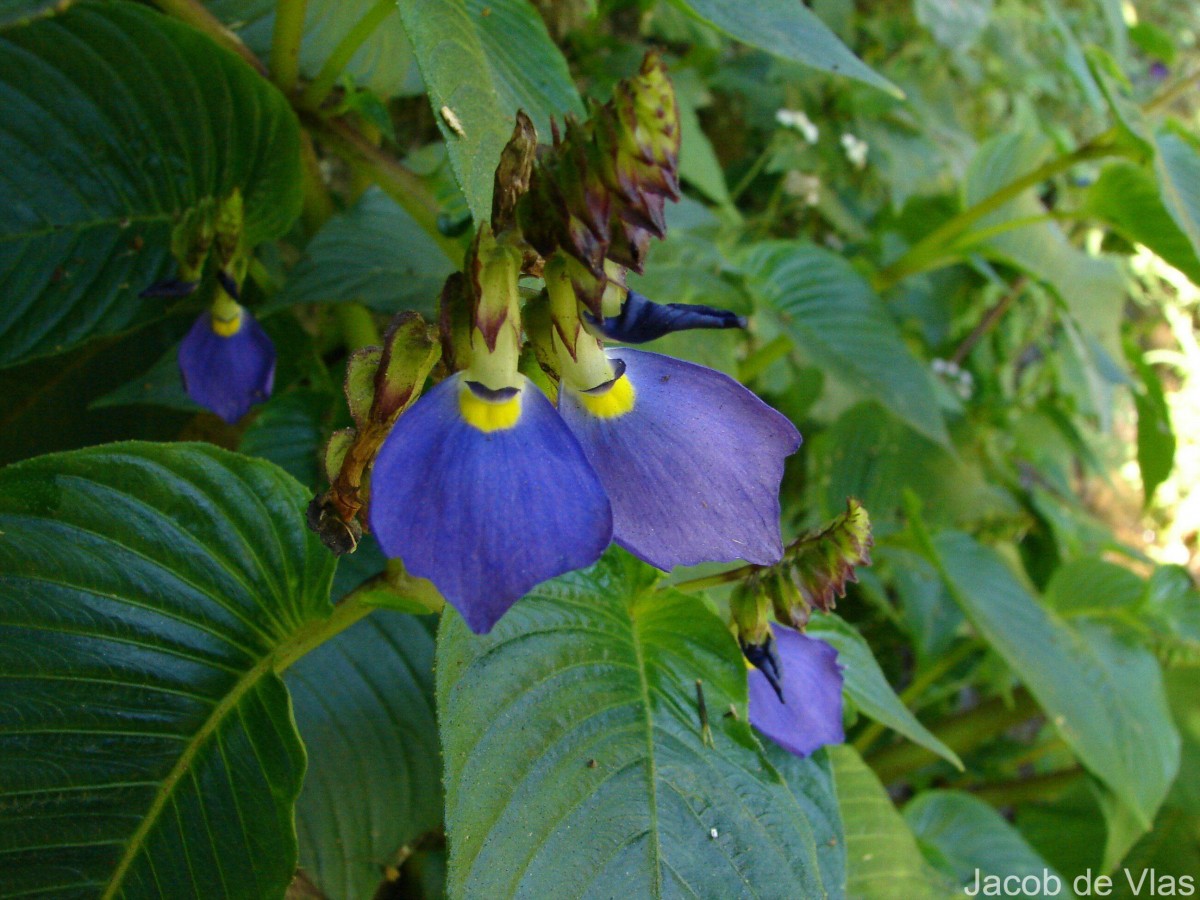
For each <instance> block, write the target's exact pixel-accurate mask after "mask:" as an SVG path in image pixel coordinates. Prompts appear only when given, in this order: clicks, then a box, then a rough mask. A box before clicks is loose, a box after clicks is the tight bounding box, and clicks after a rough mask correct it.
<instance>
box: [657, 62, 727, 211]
mask: <svg viewBox="0 0 1200 900" xmlns="http://www.w3.org/2000/svg"><path fill="white" fill-rule="evenodd" d="M671 81H672V82H673V83H674V85H675V96H676V97H677V98H678V100H679V130H680V144H679V177H680V178H682V179H683V180H684V181H686V182H687V183H688V184H690V185H692V186H693V187H695V188H696V190H698V191H700V192H701V193H702V194H704V196H705V197H707V198H708V199H709V200H711V201H712V202H713V203H716V204H719V205H731V201H730V199H729V187H728V186H727V185H726V184H725V172H724V171H723V170H722V169H721V161H720V160H719V159H717V154H716V151H715V150H714V149H713V145H712V141H710V140H709V139H708V135H706V134H705V133H704V129H703V128H701V126H700V116H699V115H698V114H697V112H696V110H697V109H699V108H700V107H702V106H705V105H706V104H707V103H708V102H709V101H710V99H711V98H710V97H709V95H708V92H707V91H706V90H705V88H704V83H703V82H702V81H701V80H700V77H699V75H698V73H697V72H696V70H695V69H679V70H677V71H675V72H673V73H672V74H671Z"/></svg>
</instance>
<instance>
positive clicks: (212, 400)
mask: <svg viewBox="0 0 1200 900" xmlns="http://www.w3.org/2000/svg"><path fill="white" fill-rule="evenodd" d="M241 317H242V318H241V325H240V327H239V328H238V330H237V332H235V333H234V334H232V335H230V336H229V337H222V336H221V335H219V334H217V333H216V332H215V331H214V330H213V318H212V313H210V312H205V313H203V314H201V316H200V318H198V319H197V320H196V322H195V324H193V325H192V327H191V330H190V331H188V333H187V335H186V336H185V337H184V339H183V342H182V343H181V344H180V345H179V371H180V374H181V375H182V376H183V387H184V390H186V391H187V394H188V396H189V397H191V398H192V399H193V400H195V401H196V402H197V403H199V404H200V405H201V406H203V407H204V408H205V409H208V410H211V411H212V412H214V413H216V414H217V415H218V416H220V417H221V418H222V419H224V420H225V421H226V422H230V423H233V422H236V421H237V420H238V419H240V418H241V417H242V416H244V415H245V414H246V413H247V412H249V410H250V407H252V406H253V405H254V404H255V403H261V402H263V401H264V400H266V399H267V398H268V397H269V396H270V395H271V389H272V387H273V386H274V383H275V345H274V344H273V343H272V341H271V338H270V336H269V335H268V334H267V333H266V332H265V331H263V329H262V326H261V325H259V324H258V322H257V321H256V320H255V319H254V317H253V316H252V315H250V312H249V311H248V310H245V309H243V310H242V311H241Z"/></svg>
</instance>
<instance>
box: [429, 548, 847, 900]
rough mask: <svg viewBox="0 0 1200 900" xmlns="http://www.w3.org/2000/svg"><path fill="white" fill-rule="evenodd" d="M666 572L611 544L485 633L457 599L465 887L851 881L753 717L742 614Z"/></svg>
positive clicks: (453, 717)
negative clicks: (674, 584) (826, 861)
mask: <svg viewBox="0 0 1200 900" xmlns="http://www.w3.org/2000/svg"><path fill="white" fill-rule="evenodd" d="M654 581H655V575H654V572H653V570H650V569H649V568H648V567H646V566H644V565H643V564H641V563H638V562H636V561H634V560H633V559H632V558H631V557H629V556H628V555H627V554H624V553H623V552H612V553H610V554H609V555H608V556H606V557H605V558H604V559H603V560H601V562H600V563H598V564H597V565H596V566H594V567H593V568H591V569H589V570H586V571H583V572H578V573H574V574H572V575H568V576H564V577H563V578H560V579H556V580H555V581H552V582H547V583H546V584H544V585H541V586H539V587H538V588H535V589H534V592H533V593H532V594H531V595H529V596H527V597H525V598H524V599H522V600H521V601H520V602H518V603H517V604H516V605H515V606H514V607H513V609H512V610H510V611H509V613H508V614H507V615H506V616H505V617H504V618H503V619H502V620H501V621H500V623H499V624H498V625H497V626H496V628H495V629H494V630H493V631H492V633H491V634H489V635H486V636H476V635H472V634H471V633H470V632H469V631H468V630H467V628H466V626H465V624H464V623H463V622H462V620H461V619H460V618H459V617H458V615H457V614H454V613H449V612H448V613H447V616H446V619H445V621H444V623H443V627H442V633H441V635H440V636H439V645H438V673H437V674H438V714H439V719H440V722H441V729H442V745H443V748H444V750H445V763H446V823H447V828H448V830H449V833H450V834H451V835H452V836H453V840H452V841H451V844H450V853H451V855H450V876H449V892H450V894H451V896H456V897H511V896H518V897H549V896H557V897H581V896H597V897H599V896H603V897H668V896H669V897H675V896H688V895H702V896H712V897H740V896H755V895H758V896H776V897H825V896H839V895H840V894H839V891H838V886H837V885H836V884H834V885H829V884H822V882H821V871H820V866H819V863H818V857H817V850H816V847H815V845H814V828H813V825H812V824H810V822H809V821H808V818H807V815H806V812H805V809H804V807H803V806H801V805H800V804H799V803H798V802H797V801H796V799H795V797H794V796H793V794H792V793H791V791H790V790H789V788H788V786H787V785H786V784H785V783H784V781H783V779H782V778H781V777H780V775H779V773H778V772H777V771H776V770H775V769H774V768H772V767H771V765H770V763H769V762H768V761H767V759H766V757H765V756H764V754H763V751H762V750H761V749H760V747H759V746H758V744H757V741H756V740H755V738H754V735H753V734H752V733H751V730H750V727H749V726H748V725H747V723H746V676H745V665H744V663H743V661H742V659H741V656H740V653H739V651H738V648H737V645H736V643H735V642H734V640H733V638H732V636H731V635H730V633H729V631H728V629H727V628H726V627H725V625H724V624H723V623H722V621H721V620H720V618H718V617H717V616H716V615H715V614H714V613H712V612H711V611H710V610H709V609H708V607H706V606H705V605H704V602H703V601H702V600H701V599H698V598H695V597H687V596H684V595H683V594H680V593H677V592H674V591H670V590H667V589H658V588H656V587H655V584H654ZM697 679H700V680H701V681H702V682H703V696H704V698H705V706H706V708H707V711H708V724H709V727H710V729H711V739H712V744H711V746H706V741H705V735H704V731H703V727H702V723H701V718H700V712H699V708H698V700H697V688H696V681H697ZM731 709H732V711H733V712H732V713H731V714H729V715H727V714H726V713H729V712H730V710H731Z"/></svg>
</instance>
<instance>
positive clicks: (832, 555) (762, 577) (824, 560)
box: [730, 498, 872, 665]
mask: <svg viewBox="0 0 1200 900" xmlns="http://www.w3.org/2000/svg"><path fill="white" fill-rule="evenodd" d="M871 545H872V537H871V520H870V517H869V516H868V515H867V511H866V509H865V508H864V507H863V506H862V504H861V503H859V502H858V501H857V500H854V499H853V498H851V499H850V500H848V501H847V502H846V511H845V512H844V513H842V514H841V515H839V516H837V517H836V518H835V519H833V520H832V521H830V522H828V523H826V524H825V525H823V526H822V527H821V528H817V529H814V530H812V531H808V532H805V533H804V534H802V535H800V536H799V537H798V538H796V539H795V540H794V541H792V542H791V543H789V544H788V546H787V548H786V549H785V550H784V554H783V559H782V560H780V561H779V562H778V563H777V564H775V565H773V566H765V567H761V568H758V569H756V570H754V571H753V572H752V573H751V574H750V575H749V576H748V577H747V578H745V579H744V580H743V581H742V582H741V583H740V584H739V585H738V587H737V589H736V590H735V591H734V594H733V597H732V598H731V600H730V613H731V617H732V619H733V628H734V631H735V632H736V633H737V637H738V642H739V643H740V644H741V645H742V649H743V650H744V651H745V652H746V654H747V657H748V658H750V660H751V662H755V664H756V665H757V664H758V663H757V661H756V660H757V658H759V657H762V656H763V655H764V654H767V653H769V647H770V643H771V631H770V613H771V612H773V613H774V615H775V618H776V619H777V620H778V621H779V622H782V623H784V624H786V625H789V626H791V627H793V628H798V629H803V628H804V627H805V625H807V624H808V619H809V616H810V615H811V614H812V611H813V610H814V609H819V610H820V611H821V612H829V611H831V610H832V609H833V608H834V606H835V605H836V601H837V599H838V598H840V597H845V596H846V585H847V584H848V583H849V582H853V581H857V580H858V579H857V576H856V575H855V571H854V570H855V569H856V568H857V567H858V566H867V565H870V564H871Z"/></svg>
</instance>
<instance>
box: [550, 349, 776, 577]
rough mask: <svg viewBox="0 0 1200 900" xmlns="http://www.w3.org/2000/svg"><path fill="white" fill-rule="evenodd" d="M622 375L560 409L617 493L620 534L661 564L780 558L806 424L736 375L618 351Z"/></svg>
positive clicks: (566, 393)
mask: <svg viewBox="0 0 1200 900" xmlns="http://www.w3.org/2000/svg"><path fill="white" fill-rule="evenodd" d="M608 356H609V358H610V359H611V360H613V361H614V362H617V361H619V364H623V365H624V372H623V374H622V376H621V377H619V378H617V379H616V381H615V382H612V383H610V384H609V385H605V386H602V387H601V388H600V389H599V393H597V392H596V391H589V392H581V391H575V390H572V389H570V388H569V387H566V386H564V388H563V389H562V390H561V391H560V393H559V411H560V412H561V413H562V416H563V418H564V419H565V420H566V423H567V424H568V425H569V426H570V427H571V430H572V431H573V432H574V433H575V436H576V437H577V438H578V439H579V443H580V444H581V445H582V446H583V449H584V452H586V453H587V456H588V459H589V460H591V463H592V465H593V466H594V467H595V469H596V472H597V473H598V474H599V476H600V480H601V482H602V483H603V484H604V488H605V490H606V491H607V492H608V496H609V500H610V501H611V502H612V509H613V537H614V539H615V540H616V542H617V543H618V544H620V545H621V546H622V547H624V548H625V549H627V550H629V551H630V552H631V553H633V554H634V555H635V556H637V557H639V558H640V559H643V560H645V561H646V562H648V563H650V564H651V565H654V566H657V567H658V568H660V569H664V570H665V569H670V568H672V567H673V566H679V565H695V564H697V563H702V562H730V561H733V560H736V559H742V560H745V561H747V562H751V563H758V564H760V565H772V564H774V563H777V562H778V561H779V560H780V558H781V557H782V555H783V541H782V538H781V536H780V531H779V484H780V481H781V480H782V478H783V462H784V458H785V457H787V456H789V455H790V454H792V453H794V452H795V451H796V449H797V448H798V447H799V446H800V433H799V432H798V431H797V430H796V428H795V426H794V425H792V423H791V422H790V421H789V420H788V419H787V418H786V417H785V416H784V415H782V414H781V413H779V412H776V411H775V410H773V409H772V408H771V407H769V406H767V405H766V404H765V403H763V402H762V401H761V400H760V399H758V397H756V396H755V395H754V394H753V392H751V391H749V390H747V389H746V388H745V387H743V386H742V385H740V384H738V383H737V382H736V381H734V380H733V379H732V378H729V377H728V376H726V375H723V374H722V373H720V372H716V371H714V370H712V369H707V368H705V367H703V366H698V365H694V364H693V363H688V362H683V361H682V360H678V359H673V358H671V357H668V356H661V355H659V354H657V353H648V352H646V351H643V350H630V349H627V348H620V349H615V350H610V351H609V352H608Z"/></svg>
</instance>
